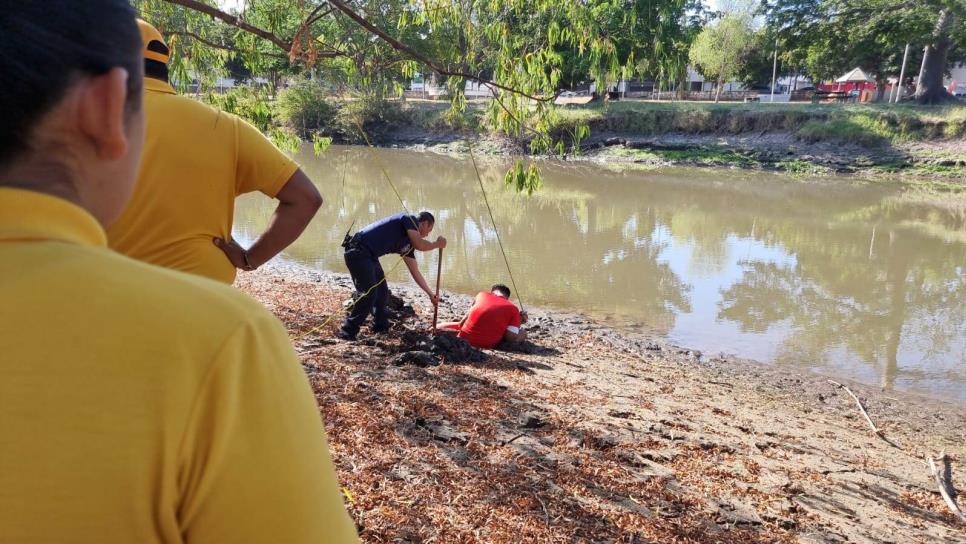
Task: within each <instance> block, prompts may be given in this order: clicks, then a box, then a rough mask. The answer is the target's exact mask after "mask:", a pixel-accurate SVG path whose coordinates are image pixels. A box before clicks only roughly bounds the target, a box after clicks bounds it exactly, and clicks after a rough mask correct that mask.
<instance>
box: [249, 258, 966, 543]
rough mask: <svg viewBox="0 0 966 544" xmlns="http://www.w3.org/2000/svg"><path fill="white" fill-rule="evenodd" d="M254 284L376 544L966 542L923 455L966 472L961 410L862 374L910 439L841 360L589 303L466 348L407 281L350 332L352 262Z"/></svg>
mask: <svg viewBox="0 0 966 544" xmlns="http://www.w3.org/2000/svg"><path fill="white" fill-rule="evenodd" d="M237 285H238V287H239V288H241V289H242V290H243V291H245V292H247V293H249V294H250V295H251V296H253V297H255V298H256V299H258V300H260V301H261V302H263V303H264V304H265V305H266V306H268V307H269V308H270V309H271V310H272V311H273V312H274V313H275V314H276V315H277V316H278V317H279V318H281V319H282V321H284V322H285V324H286V326H287V327H288V329H289V332H290V334H291V336H292V338H293V340H294V344H295V346H296V349H297V351H298V352H299V354H300V357H301V359H302V363H303V366H304V368H305V371H306V373H307V375H308V377H309V380H310V382H311V384H312V386H313V388H314V390H315V393H316V398H317V399H318V403H319V409H320V412H321V414H322V416H323V417H324V419H325V422H326V429H327V432H328V436H329V439H330V442H331V447H332V454H333V457H334V459H335V462H336V466H337V469H338V472H339V477H340V480H341V482H342V485H343V486H344V494H345V499H346V504H347V506H348V508H349V510H350V512H351V514H352V516H353V517H354V519H355V520H356V522H357V524H358V526H359V528H360V535H361V536H362V539H363V540H364V541H365V542H424V543H429V542H438V543H451V542H467V543H468V542H507V543H509V542H513V543H516V542H627V543H630V542H638V543H643V542H655V543H658V542H660V543H664V542H702V543H704V542H709V543H710V542H721V543H731V542H810V543H824V542H828V543H831V542H895V543H917V542H922V543H926V542H929V543H933V542H966V525H964V524H962V523H960V522H958V521H957V519H956V518H955V517H954V516H953V515H952V514H951V513H950V512H949V510H948V509H947V507H946V505H945V504H944V503H943V499H942V498H941V496H940V494H939V492H938V488H937V486H936V484H935V482H934V480H933V478H932V476H931V474H930V471H929V469H928V467H927V465H926V463H925V461H924V459H925V457H924V456H925V455H927V454H931V455H933V456H938V454H939V452H940V450H943V449H945V450H946V452H947V453H948V454H949V455H950V456H951V458H952V463H951V464H952V482H953V484H954V486H956V487H963V486H964V485H966V451H964V439H966V408H964V407H962V406H959V405H954V404H945V403H941V402H936V401H931V400H929V399H924V398H920V397H915V396H911V395H904V394H900V393H895V392H883V391H880V390H879V389H878V388H874V387H867V386H862V385H857V384H853V383H846V384H845V385H847V386H848V387H849V388H850V389H852V391H854V392H855V394H856V395H858V396H859V397H860V398H862V399H863V401H864V404H865V407H866V408H867V410H868V413H869V415H870V416H871V418H872V419H873V421H874V422H875V424H876V425H878V426H879V427H880V428H881V429H882V430H883V434H884V436H885V437H886V438H887V439H888V440H889V441H891V442H892V444H894V445H892V444H890V443H889V442H887V441H886V440H884V439H882V438H880V437H879V436H877V435H876V434H874V433H873V432H872V431H871V430H870V428H869V426H868V424H867V423H866V421H865V419H864V418H863V416H862V415H861V412H860V411H859V409H858V408H857V406H856V403H855V401H854V400H853V399H852V398H851V397H850V396H849V395H848V394H847V393H846V392H845V391H844V390H842V389H840V388H838V387H837V386H835V385H833V384H830V383H829V382H828V381H827V379H826V378H825V377H822V376H818V375H814V374H807V373H802V372H799V371H797V370H792V369H788V368H784V367H773V366H765V365H760V364H757V363H754V362H750V361H741V360H734V359H730V358H729V359H719V358H706V357H702V356H701V354H699V353H697V352H694V351H691V350H688V349H684V348H678V347H674V346H671V345H668V344H667V343H666V342H664V341H662V340H661V339H660V338H648V337H645V336H641V337H630V336H628V335H626V334H619V333H617V332H615V331H612V330H609V329H607V328H605V327H602V326H599V325H597V324H595V323H593V322H590V321H588V320H586V319H584V318H581V317H579V316H571V315H560V314H550V313H546V312H542V311H539V310H531V311H530V316H531V319H530V323H529V328H530V331H531V333H530V334H531V340H532V343H531V344H528V345H527V346H526V348H525V349H524V350H522V352H505V351H487V352H486V353H485V357H484V356H483V354H477V352H471V353H462V352H460V353H459V357H456V356H454V355H453V354H454V353H457V351H452V349H453V346H449V345H440V343H439V342H435V343H434V342H433V340H432V338H431V337H429V336H428V335H425V334H424V333H425V330H426V329H427V328H428V327H429V321H430V319H431V318H430V316H431V313H432V309H431V307H429V304H428V301H427V300H426V298H425V296H417V294H416V293H413V292H410V291H408V290H406V289H404V288H398V287H395V286H394V288H393V292H394V294H396V295H399V296H401V298H402V300H403V301H404V303H402V304H399V303H397V305H396V307H395V310H396V315H397V319H396V320H395V321H394V324H393V329H392V331H391V332H390V333H389V334H387V335H380V336H372V335H368V334H367V333H368V331H367V329H365V328H364V329H363V332H362V334H360V339H359V341H357V342H352V343H349V342H343V341H340V340H336V339H335V338H334V336H333V332H334V330H335V329H336V327H338V325H339V322H340V320H341V317H342V307H341V305H342V302H343V301H344V300H346V299H348V298H349V297H350V296H351V289H350V285H351V284H350V282H349V281H348V278H347V276H345V275H338V274H330V273H322V272H315V271H310V270H307V269H304V268H301V267H297V266H294V265H277V266H274V267H272V268H271V269H268V270H265V269H263V270H260V271H258V272H255V273H251V274H242V275H241V277H240V278H239V280H238V282H237ZM469 303H470V299H469V297H466V296H461V295H447V296H446V297H445V298H444V301H443V304H442V305H441V319H444V320H448V319H457V318H459V317H460V316H461V314H462V313H463V312H464V311H465V310H466V308H467V307H468V306H469ZM414 353H415V354H416V355H413V354H414ZM478 355H479V356H478ZM473 358H483V359H485V360H482V361H478V362H468V361H462V362H461V361H456V360H454V359H473ZM960 502H961V504H962V502H963V501H962V499H960ZM963 507H966V504H963Z"/></svg>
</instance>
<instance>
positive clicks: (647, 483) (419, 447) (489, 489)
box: [240, 279, 789, 543]
mask: <svg viewBox="0 0 966 544" xmlns="http://www.w3.org/2000/svg"><path fill="white" fill-rule="evenodd" d="M240 283H241V287H242V289H244V290H245V291H247V292H248V293H249V294H251V295H252V296H254V297H255V298H257V299H259V300H261V301H262V302H264V303H265V304H266V305H268V306H269V307H270V309H272V311H274V312H275V314H276V315H278V316H279V317H280V318H281V319H282V320H283V321H284V322H285V324H286V326H287V327H288V329H289V331H290V333H291V334H292V336H293V338H295V337H299V335H301V334H304V332H305V331H309V330H312V329H313V328H315V327H318V326H319V324H321V323H323V322H325V320H326V318H327V317H328V316H330V315H332V314H333V312H339V311H340V300H341V299H342V298H345V296H346V293H342V292H334V291H331V290H329V289H327V288H325V287H323V286H320V285H315V284H310V283H292V282H280V281H277V282H270V281H265V280H257V279H243V280H242V281H241V282H240ZM337 326H338V319H334V320H332V322H331V323H329V324H328V325H327V326H326V327H325V330H323V331H321V332H319V333H316V334H311V335H308V336H305V337H303V338H300V339H299V340H298V341H297V342H296V344H297V345H296V349H297V350H299V351H300V352H302V353H303V355H302V360H303V365H304V366H305V369H306V372H307V374H308V376H309V380H310V382H311V384H312V387H313V389H314V391H315V393H316V398H317V400H318V403H319V410H320V412H321V414H322V416H323V418H324V420H325V422H326V429H327V432H328V437H329V441H330V445H331V451H332V455H333V459H334V461H335V464H336V467H337V470H338V472H339V477H340V480H341V483H342V486H343V488H344V493H345V498H346V504H347V507H348V508H349V511H350V512H351V514H352V516H353V517H354V519H355V520H356V522H357V524H358V526H359V527H360V534H361V536H362V538H363V540H364V541H366V542H426V543H428V542H445V543H459V542H497V543H499V542H514V543H515V542H532V543H544V542H546V543H550V542H565V541H567V542H569V541H617V542H645V541H654V542H668V543H672V542H682V543H684V542H694V543H697V542H735V543H740V542H776V541H779V542H780V541H787V540H789V535H788V533H787V532H785V531H783V530H781V529H780V528H778V527H775V526H771V525H768V524H766V525H765V526H764V527H759V528H734V527H722V526H720V525H718V524H716V523H715V522H714V517H713V516H712V515H710V514H709V512H708V509H707V505H706V504H705V500H704V499H703V498H701V496H700V495H699V494H696V493H694V492H693V491H690V490H685V489H683V488H681V487H679V486H678V485H676V484H674V483H673V482H671V481H669V479H668V478H667V477H663V476H659V475H653V474H647V473H642V472H641V471H640V470H638V469H637V468H636V467H634V466H633V465H629V464H628V463H627V462H626V460H624V459H623V458H622V457H621V455H619V453H620V451H619V450H627V449H634V448H635V447H640V448H649V447H655V446H657V445H658V443H657V442H655V441H653V440H652V439H651V438H649V437H646V436H641V437H640V441H639V442H638V443H637V444H630V445H628V444H623V445H622V447H621V448H616V447H614V444H613V443H612V442H610V441H609V440H608V439H607V437H605V436H601V435H599V434H598V433H597V432H596V431H595V430H594V429H593V428H588V427H586V426H585V425H583V422H582V421H581V420H580V418H579V416H577V415H568V414H576V412H575V411H574V410H573V408H574V407H578V406H582V405H588V404H594V405H599V404H601V403H602V402H606V400H607V399H600V398H596V397H594V395H588V394H587V391H586V390H585V389H583V388H582V386H581V384H580V383H579V382H575V383H573V384H570V385H566V386H561V387H556V388H554V389H553V390H547V389H546V388H545V387H544V386H542V385H541V384H540V383H539V382H537V381H536V380H534V379H533V378H532V376H530V375H529V374H528V373H526V372H524V371H521V370H520V368H519V367H518V365H517V364H516V363H515V362H514V361H513V360H512V358H511V356H510V355H503V354H499V355H498V354H493V355H491V357H490V360H489V361H487V362H485V363H482V364H477V365H443V366H439V367H433V368H427V369H422V368H416V367H393V366H390V365H387V364H386V362H385V359H386V358H385V354H384V353H383V352H381V351H380V349H379V348H378V347H375V346H366V345H362V344H346V343H336V342H333V341H332V340H331V339H332V332H334V329H335V328H336V327H337ZM393 341H394V339H393V338H391V337H390V338H387V339H385V343H392V342H393ZM590 341H591V339H590V338H582V339H574V346H575V347H576V346H581V345H583V346H585V347H586V344H587V343H588V342H590ZM558 347H559V348H560V349H567V348H566V347H560V346H558ZM527 414H530V417H531V419H534V420H537V421H539V423H538V424H534V425H528V426H524V425H521V419H522V418H523V416H525V415H527ZM511 438H512V439H513V441H512V442H511V441H510V440H511ZM692 453H693V455H688V456H686V457H679V458H677V459H676V460H675V462H674V463H673V468H674V470H675V472H676V473H677V474H684V475H687V474H692V475H694V477H693V478H689V477H685V480H687V484H688V485H689V486H690V485H692V484H698V485H696V486H695V487H696V488H697V489H698V490H699V491H701V492H702V493H703V494H704V495H705V496H707V497H713V496H715V494H716V493H719V492H724V491H723V490H720V489H716V487H715V486H716V485H717V486H721V485H725V486H728V487H729V489H728V490H727V492H728V493H735V492H736V491H735V490H734V489H731V487H732V484H729V483H722V482H740V481H741V480H742V479H743V478H744V477H742V478H735V476H734V474H724V473H722V474H717V473H715V470H716V465H717V464H719V463H720V462H721V460H722V459H724V458H726V457H727V455H728V454H726V453H722V452H718V451H706V450H696V451H694V452H692ZM745 473H746V474H747V477H748V478H755V477H756V469H755V467H752V466H748V467H747V469H746V470H745ZM699 476H700V477H699ZM760 500H761V501H764V502H767V501H768V500H770V498H769V497H761V498H760ZM762 529H764V530H762Z"/></svg>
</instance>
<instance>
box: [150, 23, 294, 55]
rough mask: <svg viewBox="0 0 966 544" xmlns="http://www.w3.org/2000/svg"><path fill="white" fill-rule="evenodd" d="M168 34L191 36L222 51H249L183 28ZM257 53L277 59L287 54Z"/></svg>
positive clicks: (243, 52) (244, 52)
mask: <svg viewBox="0 0 966 544" xmlns="http://www.w3.org/2000/svg"><path fill="white" fill-rule="evenodd" d="M168 34H171V35H174V36H187V37H188V38H191V39H193V40H198V41H199V42H201V43H203V44H205V45H207V46H208V47H214V48H215V49H222V50H224V51H231V52H232V53H242V54H246V53H251V51H243V50H241V49H238V48H237V47H232V46H230V45H222V44H219V43H215V42H213V41H211V40H208V39H205V38H203V37H201V36H199V35H198V34H195V33H194V32H187V31H184V30H176V31H173V32H168ZM259 54H261V55H265V56H269V57H273V58H277V59H287V58H288V55H281V54H279V53H259Z"/></svg>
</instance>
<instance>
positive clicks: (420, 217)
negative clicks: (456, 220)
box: [416, 211, 436, 225]
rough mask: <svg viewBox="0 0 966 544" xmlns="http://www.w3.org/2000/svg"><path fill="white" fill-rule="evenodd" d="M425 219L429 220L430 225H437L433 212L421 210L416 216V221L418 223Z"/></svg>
mask: <svg viewBox="0 0 966 544" xmlns="http://www.w3.org/2000/svg"><path fill="white" fill-rule="evenodd" d="M423 221H429V224H430V225H435V224H436V218H435V217H433V214H431V213H429V212H427V211H422V212H419V215H418V216H416V222H417V223H422V222H423Z"/></svg>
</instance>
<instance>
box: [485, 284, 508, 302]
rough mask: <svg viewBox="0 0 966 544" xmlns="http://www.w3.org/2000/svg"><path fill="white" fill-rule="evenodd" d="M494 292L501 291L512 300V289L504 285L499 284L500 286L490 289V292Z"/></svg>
mask: <svg viewBox="0 0 966 544" xmlns="http://www.w3.org/2000/svg"><path fill="white" fill-rule="evenodd" d="M493 291H499V292H501V293H503V295H504V296H505V297H506V298H510V288H509V287H507V286H506V285H503V284H502V283H498V284H496V285H494V286H493V287H490V292H491V293H492V292H493Z"/></svg>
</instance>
